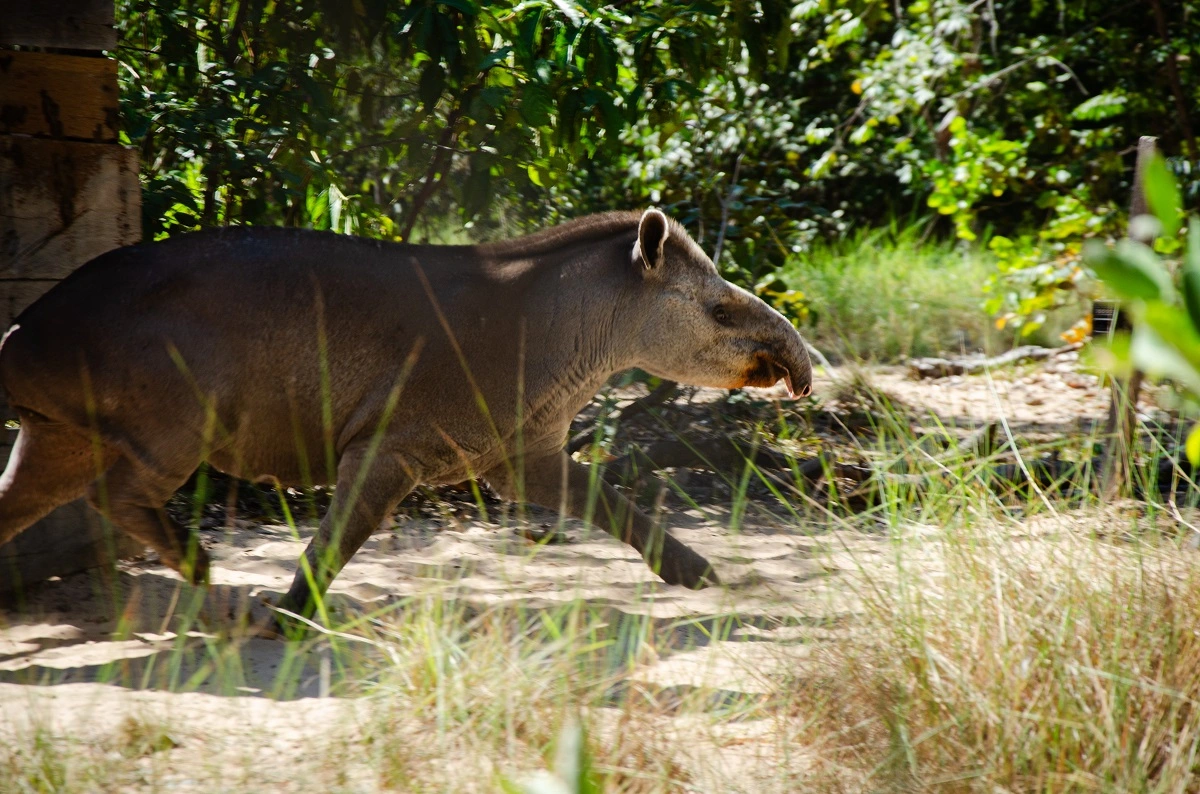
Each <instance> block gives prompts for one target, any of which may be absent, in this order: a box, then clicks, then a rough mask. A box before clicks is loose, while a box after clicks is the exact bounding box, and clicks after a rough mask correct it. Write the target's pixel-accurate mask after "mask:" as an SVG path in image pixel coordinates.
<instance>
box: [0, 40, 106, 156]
mask: <svg viewBox="0 0 1200 794" xmlns="http://www.w3.org/2000/svg"><path fill="white" fill-rule="evenodd" d="M119 128H120V115H119V109H118V106H117V62H116V61H114V60H112V59H110V58H87V57H83V56H79V55H52V54H48V53H44V52H16V51H14V50H3V51H0V134H18V135H35V136H42V137H50V138H70V139H74V140H84V141H94V142H97V143H116V141H117V131H118V130H119Z"/></svg>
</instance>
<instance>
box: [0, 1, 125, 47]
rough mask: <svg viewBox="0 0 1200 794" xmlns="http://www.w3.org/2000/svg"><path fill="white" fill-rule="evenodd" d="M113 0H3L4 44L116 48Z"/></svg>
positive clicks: (0, 32) (0, 26) (0, 31)
mask: <svg viewBox="0 0 1200 794" xmlns="http://www.w3.org/2000/svg"><path fill="white" fill-rule="evenodd" d="M113 6H114V3H113V0H0V44H6V45H11V44H20V45H26V46H30V47H62V48H64V49H73V50H112V49H115V48H116V46H117V29H116V28H115V27H113V22H114V20H113Z"/></svg>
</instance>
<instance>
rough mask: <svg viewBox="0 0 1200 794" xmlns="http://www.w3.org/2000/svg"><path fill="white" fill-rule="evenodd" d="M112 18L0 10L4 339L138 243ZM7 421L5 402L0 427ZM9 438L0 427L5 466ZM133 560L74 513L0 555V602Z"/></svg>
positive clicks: (69, 7)
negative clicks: (96, 263)
mask: <svg viewBox="0 0 1200 794" xmlns="http://www.w3.org/2000/svg"><path fill="white" fill-rule="evenodd" d="M113 8H114V3H113V0H39V1H38V2H33V3H31V2H28V0H0V330H2V329H6V328H8V327H9V325H10V324H11V323H12V321H13V319H14V318H15V317H16V316H17V315H18V314H19V313H20V312H21V311H22V310H23V309H25V307H26V306H28V305H29V304H31V303H33V301H35V300H37V298H38V297H39V296H41V295H42V293H44V292H45V291H46V290H48V289H50V288H51V287H52V286H54V284H56V283H57V282H58V281H59V280H61V279H62V278H64V277H65V276H67V275H68V274H69V273H70V272H71V271H72V270H74V269H75V268H77V267H79V266H80V265H82V264H84V263H85V262H87V261H88V260H90V259H92V258H94V257H96V256H99V255H100V254H102V253H104V252H105V251H108V250H110V249H112V248H116V247H119V246H122V245H127V244H130V243H134V242H137V241H138V240H139V239H141V189H140V186H139V184H138V178H137V164H138V157H137V152H136V150H133V149H127V148H125V147H123V146H120V145H119V144H118V143H117V133H118V118H119V115H118V109H117V64H116V61H114V60H111V59H109V58H106V57H104V55H103V53H102V52H100V51H101V50H112V49H114V48H115V47H116V42H117V36H116V30H115V29H114V27H113ZM14 46H15V47H20V48H21V49H12V47H14ZM6 47H7V48H6ZM33 47H37V48H53V49H57V50H69V51H70V54H62V53H59V52H34V51H31V50H30V48H33ZM12 418H15V417H14V416H13V414H12V412H11V411H10V410H9V408H8V406H7V405H6V404H4V403H3V398H2V397H0V421H3V420H8V419H12ZM15 437H16V432H15V431H13V430H11V429H7V428H3V427H2V426H0V462H3V461H6V460H7V459H8V455H9V452H10V451H11V449H12V444H13V442H14V440H15ZM138 548H139V547H137V546H135V545H132V544H131V542H130V541H128V540H126V539H124V537H123V536H121V537H116V536H114V535H113V534H112V532H111V530H109V529H107V528H106V527H105V526H103V524H102V523H101V522H100V521H99V519H98V517H96V516H95V514H94V513H93V512H92V511H91V510H90V508H88V507H87V505H86V504H85V503H84V502H83V501H82V500H79V501H76V502H72V503H71V504H69V505H65V506H63V507H61V508H59V509H58V510H55V511H54V512H53V513H51V514H50V515H49V516H47V517H46V518H44V519H43V520H42V521H40V522H38V523H37V524H35V525H34V526H32V527H30V528H29V529H27V530H26V531H25V532H24V533H22V534H21V535H18V536H17V537H16V538H15V539H14V540H13V541H12V542H10V543H8V544H6V545H4V546H2V547H0V593H6V592H13V591H19V590H20V589H21V588H23V587H24V586H26V585H29V584H32V583H35V582H38V581H41V580H44V579H46V578H48V577H50V576H61V575H65V574H69V573H74V572H75V571H79V570H83V569H85V568H89V567H94V566H97V565H105V564H111V563H112V562H113V561H114V560H115V559H116V558H117V556H118V555H121V554H127V553H129V552H130V551H136V550H138Z"/></svg>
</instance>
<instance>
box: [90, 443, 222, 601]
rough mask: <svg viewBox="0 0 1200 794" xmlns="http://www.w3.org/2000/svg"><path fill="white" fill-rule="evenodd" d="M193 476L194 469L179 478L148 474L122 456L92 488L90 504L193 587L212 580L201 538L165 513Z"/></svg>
mask: <svg viewBox="0 0 1200 794" xmlns="http://www.w3.org/2000/svg"><path fill="white" fill-rule="evenodd" d="M192 468H195V467H194V466H193V467H192ZM190 475H191V471H190V470H189V471H187V472H185V473H183V474H179V475H175V476H171V475H163V474H160V473H154V472H149V471H147V470H146V469H145V467H144V466H138V465H135V464H133V463H131V462H130V460H129V458H127V457H122V458H120V459H119V460H118V461H117V462H116V463H114V464H113V466H112V468H111V469H109V470H108V473H107V474H106V475H105V476H104V477H103V479H100V480H97V481H96V482H95V483H94V484H93V485H92V487H91V489H90V490H89V491H88V501H89V502H90V503H91V505H92V507H94V508H96V510H97V511H99V512H100V514H101V515H104V516H105V517H107V518H108V520H109V521H111V522H112V523H113V524H114V525H116V526H117V527H118V528H120V529H122V530H124V531H125V532H128V533H129V534H130V535H132V536H133V537H134V538H136V539H138V540H139V541H141V542H142V543H145V544H146V545H147V546H150V547H151V548H152V549H154V550H155V551H157V552H158V556H159V557H160V558H161V559H162V561H163V564H165V565H167V566H168V567H170V568H172V569H173V570H175V571H176V572H178V573H179V575H180V576H182V577H183V578H184V579H186V580H187V581H189V582H191V583H192V584H203V583H204V582H205V581H207V579H208V554H206V553H205V551H204V549H202V548H201V547H200V542H199V537H198V536H197V535H196V534H195V533H194V532H191V531H189V530H188V529H187V528H185V527H183V526H181V525H180V524H179V523H178V522H177V521H175V519H173V518H171V517H170V516H169V515H167V511H165V510H163V505H165V504H166V503H167V500H168V499H170V498H171V494H173V493H175V490H176V489H177V488H179V487H180V486H181V485H183V484H184V483H185V482H186V481H187V478H188V477H189V476H190Z"/></svg>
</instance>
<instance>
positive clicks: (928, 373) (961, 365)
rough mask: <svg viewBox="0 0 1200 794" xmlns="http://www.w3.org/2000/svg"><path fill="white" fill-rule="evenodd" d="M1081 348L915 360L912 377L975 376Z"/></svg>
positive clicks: (1031, 347) (1025, 349) (1032, 347)
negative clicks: (979, 373) (984, 356)
mask: <svg viewBox="0 0 1200 794" xmlns="http://www.w3.org/2000/svg"><path fill="white" fill-rule="evenodd" d="M1081 346H1082V345H1081V343H1079V342H1074V343H1072V344H1069V345H1063V346H1062V347H1039V346H1038V345H1025V346H1023V347H1015V348H1013V349H1012V350H1009V351H1008V352H1007V353H1002V354H1000V355H998V356H992V357H991V358H958V359H949V358H914V359H911V360H910V361H909V362H908V376H909V377H910V378H912V379H913V380H922V379H924V378H948V377H950V376H952V375H973V374H975V373H977V372H984V371H987V370H990V369H996V368H997V367H1006V366H1011V365H1013V364H1020V363H1023V362H1026V361H1041V360H1043V359H1047V358H1053V357H1054V356H1059V355H1062V354H1063V353H1070V352H1071V351H1073V350H1078V349H1079V348H1080V347H1081Z"/></svg>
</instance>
